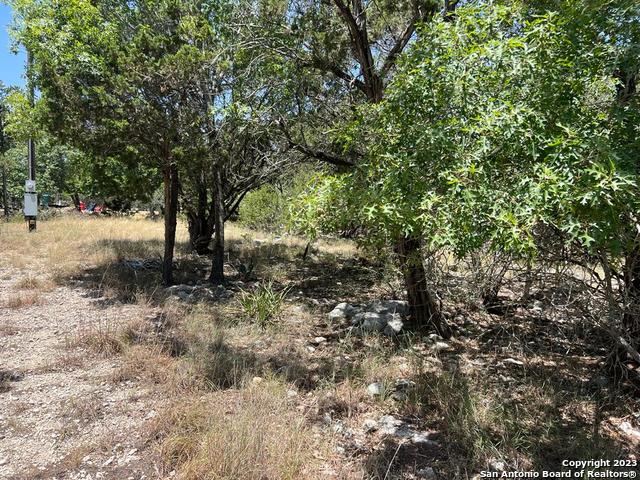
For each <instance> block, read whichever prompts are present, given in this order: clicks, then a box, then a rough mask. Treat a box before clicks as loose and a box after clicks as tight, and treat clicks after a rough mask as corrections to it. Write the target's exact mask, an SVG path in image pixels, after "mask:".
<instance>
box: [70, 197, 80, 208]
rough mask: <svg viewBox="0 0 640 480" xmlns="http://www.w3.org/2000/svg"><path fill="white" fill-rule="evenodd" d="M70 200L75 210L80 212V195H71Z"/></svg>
mask: <svg viewBox="0 0 640 480" xmlns="http://www.w3.org/2000/svg"><path fill="white" fill-rule="evenodd" d="M71 199H72V200H73V206H74V207H75V208H76V210H78V211H80V195H78V194H77V193H74V194H72V195H71Z"/></svg>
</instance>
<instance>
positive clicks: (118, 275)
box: [62, 239, 379, 306]
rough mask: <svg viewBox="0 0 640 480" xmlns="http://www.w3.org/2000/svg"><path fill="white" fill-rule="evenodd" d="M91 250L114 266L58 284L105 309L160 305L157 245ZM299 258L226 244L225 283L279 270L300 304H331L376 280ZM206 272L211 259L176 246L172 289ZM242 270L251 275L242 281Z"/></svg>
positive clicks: (365, 270)
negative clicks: (78, 289) (101, 252)
mask: <svg viewBox="0 0 640 480" xmlns="http://www.w3.org/2000/svg"><path fill="white" fill-rule="evenodd" d="M91 248H95V249H103V250H106V251H107V252H108V253H110V254H111V255H106V256H108V257H111V258H114V260H113V261H108V262H104V263H100V264H98V265H93V266H90V267H87V268H85V269H83V270H82V271H81V272H80V273H79V274H75V275H71V276H69V277H65V278H62V281H63V282H68V281H73V282H75V283H76V284H77V285H79V286H82V287H83V288H85V289H86V290H87V295H88V296H91V297H94V298H99V299H100V303H103V304H104V305H106V306H108V305H110V304H112V303H113V302H115V301H118V302H122V303H136V302H145V303H148V304H150V305H153V306H159V305H161V304H162V302H163V301H164V299H165V298H166V297H167V294H166V292H165V291H164V287H163V285H162V249H163V242H162V241H161V240H157V239H152V240H99V241H97V242H96V244H95V245H94V246H92V247H91ZM300 253H301V252H300V251H299V249H298V248H296V247H293V246H289V245H286V244H264V245H251V246H247V245H246V242H243V241H241V240H231V241H229V242H228V253H227V256H226V262H225V275H226V278H227V281H228V282H236V281H239V280H240V281H247V280H265V279H270V278H272V277H273V276H274V273H275V272H276V271H277V270H280V271H281V272H284V275H283V276H284V278H283V281H282V282H280V283H282V284H283V285H282V286H284V285H286V286H287V287H289V289H290V291H291V292H296V294H299V295H301V296H302V298H303V299H305V300H313V299H322V300H326V301H327V302H332V301H334V300H333V299H348V300H350V299H353V298H362V297H363V296H364V295H366V294H367V292H368V291H369V290H370V288H371V286H372V285H374V284H375V281H376V275H379V273H377V272H376V271H375V269H374V268H373V267H372V265H371V264H369V263H368V262H366V261H364V260H352V259H349V260H345V259H343V258H340V257H337V256H335V255H330V254H323V253H317V254H314V255H312V256H311V257H308V258H306V259H303V258H302V256H301V254H300ZM254 266H255V268H254ZM210 268H211V258H210V256H199V255H197V254H194V253H191V252H190V247H189V244H188V242H182V243H179V244H178V245H177V246H176V257H175V260H174V283H175V284H191V285H193V284H197V283H203V284H206V283H207V278H208V273H209V271H210ZM243 268H244V269H247V268H248V269H249V270H250V271H251V272H255V275H253V276H252V278H247V275H246V270H245V271H243ZM299 292H301V293H299ZM329 299H331V300H329ZM335 301H338V300H335Z"/></svg>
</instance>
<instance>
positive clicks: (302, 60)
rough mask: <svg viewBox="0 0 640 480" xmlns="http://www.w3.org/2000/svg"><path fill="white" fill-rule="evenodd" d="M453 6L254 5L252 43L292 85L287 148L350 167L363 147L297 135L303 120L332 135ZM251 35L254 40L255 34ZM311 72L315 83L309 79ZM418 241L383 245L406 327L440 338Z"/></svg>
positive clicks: (401, 239) (403, 236) (413, 235)
mask: <svg viewBox="0 0 640 480" xmlns="http://www.w3.org/2000/svg"><path fill="white" fill-rule="evenodd" d="M457 3H458V2H448V1H447V2H444V3H443V4H441V3H440V2H430V1H420V0H411V1H402V2H380V3H377V2H376V3H375V4H374V3H372V2H364V1H362V0H353V1H352V2H350V3H349V4H348V3H346V2H344V1H342V0H332V1H316V2H297V1H294V2H273V3H268V4H267V6H263V5H262V4H260V5H261V6H262V7H263V10H260V9H258V12H259V13H258V15H260V13H262V15H263V16H262V20H261V22H258V23H259V24H261V25H263V28H264V32H265V33H264V37H263V38H262V39H260V38H259V39H258V40H256V43H257V44H258V45H260V46H261V47H264V45H265V44H266V45H268V46H269V48H270V49H271V50H272V51H274V52H278V53H279V54H280V55H282V57H283V58H285V59H286V61H287V62H290V63H291V66H290V67H289V68H286V66H285V67H283V69H284V71H285V72H286V75H288V76H291V77H292V78H295V79H297V81H298V88H297V89H296V91H295V94H294V95H293V97H294V99H295V102H294V107H293V108H291V110H290V113H293V114H294V115H293V116H294V117H295V118H297V125H302V126H300V128H298V129H295V128H290V127H289V126H288V125H283V128H282V131H283V135H284V136H285V138H286V140H287V142H288V143H289V145H290V147H291V148H292V149H294V150H297V151H298V152H299V153H300V154H302V155H303V156H305V157H311V158H314V159H317V160H321V161H323V162H326V163H329V164H332V165H335V166H338V167H339V168H343V169H353V168H357V165H358V163H359V161H360V158H361V157H362V151H363V150H364V148H363V147H364V146H363V145H356V144H355V143H354V142H348V147H349V148H346V147H345V145H346V143H345V142H342V141H336V140H337V139H336V136H335V135H332V136H329V140H330V142H326V141H323V140H324V139H322V137H321V136H318V135H315V136H313V135H305V134H304V132H305V131H307V132H308V131H309V130H313V123H312V124H311V128H309V119H310V118H311V122H314V117H315V122H318V123H320V124H324V125H322V127H321V128H324V129H326V123H330V124H331V123H333V124H334V131H335V130H341V129H342V127H343V126H344V123H345V120H346V121H350V120H351V118H352V111H353V108H354V107H355V106H357V105H359V104H362V103H368V104H377V103H379V102H380V101H382V100H383V98H384V96H385V91H386V87H387V85H388V83H389V80H390V79H391V78H392V77H393V72H394V70H395V66H396V62H397V59H398V57H399V56H400V55H401V54H402V52H403V50H404V49H405V48H406V47H407V45H409V44H410V42H411V41H412V39H413V38H414V36H415V32H416V28H417V26H418V25H419V24H420V23H422V22H428V21H430V20H432V19H434V18H436V17H439V16H441V17H443V18H444V19H445V20H450V19H451V18H453V17H452V15H453V12H454V11H455V8H456V5H457ZM439 14H441V15H439ZM267 31H268V32H276V33H275V34H268V33H266V32H267ZM252 35H253V37H254V38H255V32H252ZM318 73H320V74H321V75H322V78H321V79H319V80H317V81H316V82H313V80H309V79H310V78H311V79H313V78H315V77H318ZM291 116H292V115H290V117H291ZM328 119H329V120H328ZM315 122H314V123H315ZM295 130H297V132H296V131H295ZM296 133H297V134H296ZM310 136H311V137H312V138H313V141H311V142H310V141H308V138H309V137H310ZM314 143H315V144H314ZM416 227H417V225H416ZM422 236H423V232H422V231H420V230H418V229H417V228H415V229H412V230H407V229H405V230H402V231H398V232H397V236H396V237H394V238H389V239H388V241H389V242H390V243H391V245H393V248H394V250H395V252H396V255H397V257H398V259H399V261H400V264H401V269H402V272H403V276H404V281H405V285H406V290H407V296H408V300H409V305H410V318H411V320H412V324H413V328H421V327H425V326H428V325H432V326H433V327H434V328H435V329H436V330H437V331H438V332H439V333H440V334H442V335H443V336H445V337H447V336H449V335H450V330H449V328H448V327H447V325H446V322H445V321H444V318H443V317H442V315H441V312H440V309H439V306H438V303H437V300H436V298H435V296H434V294H433V292H431V291H430V288H429V285H428V281H427V274H426V272H425V268H424V264H423V258H422V249H421V245H422V242H421V238H422Z"/></svg>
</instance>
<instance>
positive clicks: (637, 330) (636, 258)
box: [622, 238, 640, 349]
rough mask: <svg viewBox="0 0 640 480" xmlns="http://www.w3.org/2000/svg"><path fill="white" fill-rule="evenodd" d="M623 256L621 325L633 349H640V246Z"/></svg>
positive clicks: (636, 243)
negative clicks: (623, 306)
mask: <svg viewBox="0 0 640 480" xmlns="http://www.w3.org/2000/svg"><path fill="white" fill-rule="evenodd" d="M639 240H640V239H639V238H636V240H635V247H634V248H633V249H632V250H631V252H629V253H628V254H627V255H625V263H624V295H625V298H624V305H625V309H624V314H623V317H622V323H623V325H622V326H623V327H624V331H625V333H626V334H627V336H628V338H629V341H630V343H631V345H632V346H633V348H635V349H638V348H639V347H640V245H639V244H638V241H639Z"/></svg>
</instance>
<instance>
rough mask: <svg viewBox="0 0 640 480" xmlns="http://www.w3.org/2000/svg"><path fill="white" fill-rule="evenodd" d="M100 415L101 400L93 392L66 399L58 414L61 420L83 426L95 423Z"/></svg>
mask: <svg viewBox="0 0 640 480" xmlns="http://www.w3.org/2000/svg"><path fill="white" fill-rule="evenodd" d="M101 413H102V398H101V397H100V395H98V394H97V393H95V392H91V393H87V394H83V395H79V396H74V397H70V398H68V399H66V400H65V401H64V402H63V404H62V406H61V412H60V414H61V415H62V417H63V418H66V419H69V420H72V421H74V422H79V423H84V424H87V423H91V422H94V421H96V420H97V419H98V418H100V415H101Z"/></svg>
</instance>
